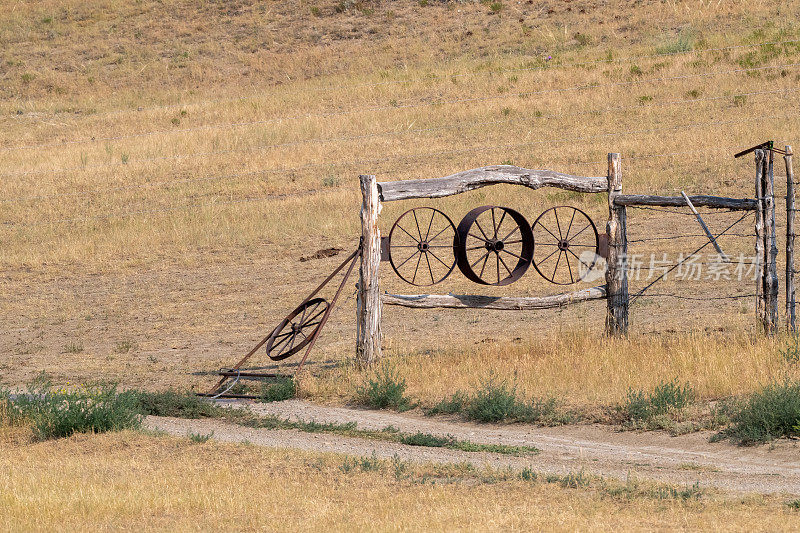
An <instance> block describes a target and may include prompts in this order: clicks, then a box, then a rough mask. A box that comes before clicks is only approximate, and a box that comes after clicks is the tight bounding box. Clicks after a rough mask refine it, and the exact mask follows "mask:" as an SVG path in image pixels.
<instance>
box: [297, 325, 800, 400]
mask: <svg viewBox="0 0 800 533" xmlns="http://www.w3.org/2000/svg"><path fill="white" fill-rule="evenodd" d="M781 342H782V340H759V341H755V342H754V340H753V339H752V338H750V337H748V336H745V335H731V336H720V335H719V334H717V335H713V336H709V335H699V334H689V335H677V336H664V337H660V336H657V335H653V336H643V335H642V336H635V337H634V338H631V339H608V338H598V336H597V335H596V334H585V333H574V332H559V333H540V334H539V335H538V336H537V337H536V338H535V339H530V340H529V341H526V342H524V343H516V344H512V345H511V346H510V347H509V346H508V345H507V344H506V343H504V342H502V341H497V340H494V341H491V342H485V343H479V344H478V345H477V346H473V347H469V348H462V347H458V348H453V349H450V350H443V351H439V352H433V353H420V352H413V353H406V352H404V351H403V350H400V354H401V355H400V356H397V357H393V358H391V359H389V360H388V361H387V364H389V365H391V366H393V367H394V368H395V369H396V370H397V373H398V376H399V377H400V378H402V379H405V381H406V384H407V387H408V394H409V395H410V396H411V397H413V398H415V399H421V400H422V403H423V405H425V406H428V407H430V406H432V405H433V404H435V403H437V402H438V401H439V400H442V399H444V398H446V397H449V396H450V395H451V394H452V393H453V392H455V391H457V390H461V391H464V392H469V391H472V390H474V389H476V388H480V387H481V386H482V385H483V383H485V382H487V381H490V380H494V381H495V382H496V383H499V382H502V381H505V382H506V383H507V384H509V385H515V386H516V387H517V389H518V390H519V392H520V393H522V394H523V395H526V396H535V397H555V398H559V399H562V400H563V401H564V402H566V404H567V405H570V406H575V407H583V408H586V407H591V406H597V405H605V406H610V405H617V404H619V403H621V402H623V401H624V400H625V397H626V395H627V393H628V390H629V389H643V390H652V389H653V388H654V387H655V386H657V385H659V384H660V383H662V382H663V381H669V380H671V379H673V378H677V379H678V380H679V381H680V382H681V383H686V382H688V383H690V384H691V386H692V388H693V389H694V390H695V392H696V393H697V395H698V398H699V399H702V400H715V399H719V398H724V397H728V396H735V395H739V394H744V393H748V392H751V391H752V390H754V389H756V388H757V387H759V386H761V385H763V384H766V383H768V382H770V381H775V380H778V381H780V380H783V379H785V378H787V377H788V378H794V379H796V378H798V377H800V373H798V369H797V368H796V365H791V364H789V363H787V362H786V361H785V360H783V359H782V358H781V357H780V356H779V354H778V351H779V350H780V349H781V348H782V345H781ZM371 377H372V376H371V375H369V374H367V375H366V376H365V375H364V374H363V373H362V372H359V371H357V370H354V369H350V368H349V367H343V368H341V367H340V368H337V369H335V370H331V371H326V372H321V373H318V374H317V375H309V376H306V377H304V378H303V379H302V381H301V394H303V395H306V396H308V397H312V398H321V399H322V398H328V399H335V398H348V397H350V396H351V395H352V391H353V390H355V389H356V388H357V387H358V386H359V385H361V384H362V383H363V382H364V380H365V379H368V378H371Z"/></svg>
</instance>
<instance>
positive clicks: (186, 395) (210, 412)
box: [133, 389, 221, 418]
mask: <svg viewBox="0 0 800 533" xmlns="http://www.w3.org/2000/svg"><path fill="white" fill-rule="evenodd" d="M133 394H135V395H136V398H137V401H138V405H137V409H138V410H139V412H140V413H141V414H142V415H145V416H147V415H153V416H172V417H176V418H212V417H217V416H219V411H220V410H221V408H220V407H218V406H216V405H214V404H213V403H211V402H208V401H205V400H203V399H202V398H199V397H198V396H196V395H194V394H192V393H190V392H177V391H174V390H171V389H170V390H166V391H162V392H145V391H135V392H134V393H133Z"/></svg>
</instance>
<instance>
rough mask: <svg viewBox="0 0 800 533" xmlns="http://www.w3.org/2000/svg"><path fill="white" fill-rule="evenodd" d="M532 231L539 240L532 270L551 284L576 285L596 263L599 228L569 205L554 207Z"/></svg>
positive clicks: (585, 215) (544, 214) (545, 213)
mask: <svg viewBox="0 0 800 533" xmlns="http://www.w3.org/2000/svg"><path fill="white" fill-rule="evenodd" d="M532 231H533V238H534V239H535V240H536V252H535V253H534V255H533V268H535V269H536V271H537V272H538V273H539V274H541V275H542V277H543V278H544V279H546V280H547V281H549V282H550V283H555V284H556V285H572V284H573V283H577V282H579V281H580V280H582V279H583V278H584V277H586V275H587V274H588V273H589V271H590V270H591V269H592V267H593V266H594V264H595V262H596V261H597V254H598V252H599V247H598V238H597V228H595V225H594V222H592V219H591V218H589V215H587V214H586V213H584V212H583V211H581V210H580V209H577V208H575V207H570V206H568V205H559V206H556V207H551V208H550V209H548V210H547V211H545V212H544V213H542V214H541V215H539V218H537V219H536V221H535V222H534V223H533V227H532ZM587 252H588V253H587Z"/></svg>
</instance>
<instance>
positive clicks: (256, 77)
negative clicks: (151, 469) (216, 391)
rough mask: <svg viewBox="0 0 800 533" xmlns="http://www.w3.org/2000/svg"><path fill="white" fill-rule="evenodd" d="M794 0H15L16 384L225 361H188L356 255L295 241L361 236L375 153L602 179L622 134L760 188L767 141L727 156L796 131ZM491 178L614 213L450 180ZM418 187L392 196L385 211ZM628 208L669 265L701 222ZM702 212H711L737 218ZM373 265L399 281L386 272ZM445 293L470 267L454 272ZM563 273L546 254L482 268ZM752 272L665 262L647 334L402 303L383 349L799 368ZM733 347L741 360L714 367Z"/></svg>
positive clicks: (632, 146)
mask: <svg viewBox="0 0 800 533" xmlns="http://www.w3.org/2000/svg"><path fill="white" fill-rule="evenodd" d="M423 4H425V5H423ZM792 8H793V3H792V2H785V3H779V4H778V5H777V6H773V9H771V10H766V9H757V8H755V7H754V6H753V5H752V3H745V2H723V3H719V2H717V3H713V2H665V3H662V2H636V3H625V2H621V3H616V2H615V3H611V4H599V3H593V2H570V3H566V2H564V3H562V2H550V3H547V2H544V3H539V2H536V3H526V2H522V3H513V2H507V3H502V4H497V5H495V6H494V7H492V6H490V5H488V4H483V3H478V2H445V3H442V2H434V1H431V2H427V3H425V2H422V3H419V2H405V1H403V2H350V1H345V2H340V3H334V2H317V3H314V2H286V3H279V2H269V3H249V2H235V3H231V2H204V3H201V4H200V5H197V6H196V5H195V4H194V3H181V2H167V3H155V2H146V1H142V2H134V3H126V2H74V3H66V4H65V3H63V2H59V3H55V2H29V3H26V2H17V3H13V4H11V5H10V6H9V9H6V10H4V11H3V13H2V15H0V38H1V39H2V42H3V47H2V50H3V51H2V71H1V72H2V79H3V86H2V91H3V99H2V102H0V110H1V111H2V115H0V120H1V121H2V124H3V127H2V137H1V138H0V169H2V171H1V172H0V174H2V182H3V191H2V192H3V196H2V202H1V203H0V220H1V221H2V224H0V232H2V237H0V238H2V242H3V246H2V247H0V263H1V264H2V271H3V275H2V289H1V290H2V293H3V294H2V296H3V301H4V304H3V306H2V313H3V324H4V329H5V334H4V335H3V336H2V339H0V351H1V352H2V353H3V360H2V362H1V363H0V365H1V366H0V371H1V372H2V380H3V381H4V382H5V383H7V384H11V385H16V384H19V383H22V382H24V381H26V380H28V379H30V378H31V377H32V376H34V375H35V374H36V373H38V372H39V371H41V370H46V371H47V372H49V373H50V374H52V375H53V376H54V379H55V380H56V382H66V381H70V382H73V383H74V382H85V381H87V380H92V379H96V378H104V379H112V380H119V381H121V382H122V383H123V384H124V385H131V386H138V387H145V388H151V389H159V388H165V387H167V386H170V385H173V386H179V387H182V386H196V387H200V388H203V387H206V386H208V384H209V383H208V380H207V379H204V378H203V377H198V376H196V375H194V374H193V373H194V372H198V371H210V370H214V369H216V368H219V367H220V366H226V365H230V364H232V363H233V361H234V360H235V359H236V358H237V357H238V356H239V354H241V353H243V352H244V351H246V350H247V348H249V346H250V345H252V344H253V343H254V342H255V341H257V340H258V339H259V338H260V337H261V336H262V335H264V334H265V332H266V331H268V330H269V329H270V328H271V327H272V325H273V324H275V323H276V322H277V321H279V320H280V318H281V317H282V316H283V315H285V313H287V312H288V311H289V310H290V309H291V308H293V307H294V305H296V303H297V302H298V301H300V300H301V299H302V297H303V296H304V294H305V293H306V292H307V291H309V290H310V289H311V288H313V286H314V285H315V283H316V282H317V280H319V279H321V278H322V276H323V275H325V274H327V273H328V272H329V271H330V270H332V268H333V266H335V265H336V264H337V263H338V261H339V259H340V258H341V257H342V256H343V254H340V255H339V256H337V257H333V258H328V259H322V260H313V261H307V262H301V261H300V258H301V257H304V256H308V255H311V254H313V252H315V251H316V250H318V249H321V248H327V247H339V248H342V249H344V250H349V249H351V248H353V247H354V246H355V243H356V239H357V235H358V218H357V210H358V204H359V195H358V189H357V175H358V174H359V173H374V174H377V175H378V178H379V180H387V179H397V178H400V179H402V178H411V177H435V176H443V175H447V174H450V173H453V172H456V171H459V170H463V169H467V168H472V167H476V166H481V165H485V164H489V163H501V162H512V163H514V164H517V165H519V166H525V167H529V168H550V169H554V170H559V171H564V172H570V173H575V174H579V175H600V176H602V175H604V174H605V168H606V164H605V158H606V154H607V153H608V152H611V151H616V152H620V153H621V154H622V157H623V169H624V183H625V188H626V191H629V192H662V193H675V191H678V190H682V189H685V190H687V192H689V193H704V192H713V193H716V194H725V195H730V196H736V197H746V196H749V195H752V187H753V186H752V181H753V180H752V174H753V169H752V161H749V160H734V159H733V158H732V157H731V154H732V153H733V152H734V151H736V150H737V149H740V148H742V147H747V146H750V145H752V144H754V143H756V142H761V141H762V140H765V139H774V140H776V141H777V142H778V144H779V145H782V144H784V143H786V142H791V139H793V138H794V137H795V134H796V132H797V123H796V120H794V119H795V117H796V111H795V110H796V104H797V93H796V90H797V89H796V87H797V82H798V79H800V68H798V65H797V64H798V63H800V43H798V41H797V39H798V38H800V35H798V33H799V32H800V30H798V26H797V20H796V18H795V15H796V14H795V12H794V10H793V9H792ZM498 10H499V11H498ZM760 43H775V44H767V45H763V44H760ZM777 168H778V172H777V173H776V174H777V175H778V176H780V175H781V169H780V165H777ZM777 181H778V184H779V189H780V187H782V184H781V181H780V178H778V179H777ZM487 202H493V203H497V204H500V205H509V206H512V207H516V208H518V209H519V210H521V211H522V212H523V214H525V215H526V217H528V218H529V219H530V220H533V219H534V218H535V217H536V216H538V213H540V212H541V211H543V210H544V209H546V208H547V207H550V206H552V205H557V204H561V203H568V204H570V205H575V206H577V207H581V208H582V209H585V210H586V211H587V212H588V213H589V214H590V215H591V216H592V217H593V218H594V219H595V221H596V222H597V223H598V225H599V226H601V227H602V224H603V221H604V218H605V216H606V215H605V208H604V198H603V197H602V195H597V196H587V195H577V194H566V193H564V192H557V191H555V192H554V191H552V190H550V191H537V192H533V191H527V190H526V191H520V190H518V189H517V188H513V187H507V188H504V187H494V188H489V189H482V190H480V191H476V192H473V193H469V194H464V195H459V196H457V197H453V198H449V199H444V200H441V201H437V202H436V205H437V206H438V207H440V208H441V209H443V210H444V211H445V212H447V213H448V214H449V215H450V216H451V218H453V219H455V220H456V221H457V220H458V219H460V217H461V216H463V214H464V213H465V212H466V211H467V210H469V209H470V208H472V207H474V206H476V205H480V204H483V203H487ZM400 204H402V205H400ZM413 205H421V202H400V203H397V204H386V206H385V209H384V211H383V214H382V222H381V224H382V229H383V231H384V232H388V229H389V227H390V225H391V223H392V222H393V220H394V219H395V218H396V217H397V216H398V215H399V214H400V213H401V212H402V211H403V210H405V209H407V208H409V207H411V206H413ZM629 218H630V222H629V224H630V228H629V235H630V238H631V239H632V240H636V239H647V238H653V237H666V236H674V235H687V234H688V235H690V236H689V237H683V238H681V239H674V240H673V239H670V240H663V241H647V242H641V243H636V242H633V243H632V245H631V248H632V250H631V251H632V253H637V254H638V253H641V254H642V257H643V258H645V261H647V260H648V258H649V254H650V253H651V252H657V253H658V254H661V253H668V255H669V257H670V259H671V260H672V261H675V260H676V258H677V257H678V254H680V253H688V252H690V251H691V250H693V249H695V248H696V247H697V246H698V245H699V244H702V242H703V239H704V238H703V237H702V236H698V233H700V232H699V228H698V227H696V226H694V225H693V224H694V222H693V221H692V220H691V219H687V218H686V217H685V216H683V215H680V214H675V213H664V212H653V211H645V210H634V209H632V210H631V213H630V216H629ZM706 218H707V219H708V221H709V224H710V226H711V227H712V229H713V230H715V231H720V230H721V229H723V228H724V227H725V226H726V225H727V224H729V223H730V222H732V221H734V220H735V218H736V215H735V214H726V213H720V214H709V215H708V216H707V217H706ZM687 221H688V224H689V225H688V226H687V225H686V224H687ZM687 228H689V229H687ZM734 231H738V232H739V233H740V234H741V235H743V236H732V237H724V238H721V239H720V242H721V244H722V246H723V247H724V249H725V250H726V252H727V253H729V254H730V255H734V256H735V255H736V254H738V253H740V252H741V253H745V254H747V253H750V254H752V251H751V250H752V238H748V237H747V236H746V235H747V234H748V233H752V222H751V220H750V219H747V220H746V221H744V222H743V223H741V224H740V225H739V226H737V227H736V229H735V230H734ZM692 235H693V236H692ZM698 243H699V244H698ZM659 257H660V256H659ZM645 265H646V263H645ZM642 272H643V275H642V278H641V279H640V280H638V281H637V280H632V285H633V290H636V289H637V287H638V288H640V287H642V286H643V285H644V283H645V281H646V278H647V275H648V273H649V271H648V270H643V271H642ZM383 280H384V283H385V288H386V289H387V290H389V291H398V292H412V291H409V287H408V286H404V284H403V282H402V281H400V280H398V279H397V278H396V277H395V276H394V275H393V273H391V272H390V271H386V272H385V274H384V275H383ZM439 288H440V290H441V291H443V292H449V291H452V292H456V293H459V292H461V293H465V292H474V288H473V287H472V286H470V285H469V284H468V282H467V281H466V280H464V279H463V278H462V277H461V276H460V275H458V274H454V275H453V276H452V277H451V278H450V279H448V280H447V281H446V282H445V283H443V284H442V285H440V286H439ZM411 289H413V287H412V288H411ZM558 290H559V288H558V287H555V286H551V285H549V284H547V283H546V282H545V281H544V280H542V279H541V278H539V277H538V276H537V275H536V274H535V273H534V272H533V271H531V273H529V274H528V275H527V276H526V277H525V278H523V280H522V281H520V282H518V283H517V284H515V285H514V286H512V287H508V288H505V289H503V290H502V291H503V292H501V290H498V289H491V290H489V291H487V292H488V293H490V294H543V293H553V292H558ZM752 292H753V283H752V282H747V281H743V282H738V281H736V280H734V281H731V282H725V281H714V280H713V279H711V280H709V279H701V280H700V281H698V282H685V281H684V282H680V283H679V282H677V281H672V280H667V281H665V282H663V283H660V284H658V285H656V286H655V288H654V289H653V290H651V291H650V293H648V294H647V295H646V296H645V297H643V298H641V299H640V300H639V301H637V303H636V304H634V307H633V309H632V311H631V313H632V314H631V316H632V321H633V328H632V337H631V340H630V341H607V340H604V339H602V338H601V337H600V335H599V332H600V329H601V327H602V316H603V306H602V304H601V303H597V302H595V303H589V304H582V305H580V306H577V307H571V308H567V309H564V310H562V311H545V312H525V313H502V312H494V313H493V312H475V311H408V310H402V309H397V308H387V309H386V311H385V317H386V325H385V335H386V339H385V344H386V347H387V350H386V351H387V353H388V354H389V355H411V356H412V357H410V358H408V359H407V360H408V361H409V362H408V363H407V364H408V366H407V372H408V376H409V384H410V386H411V387H412V388H415V389H418V390H419V391H420V392H424V393H428V392H431V391H434V390H439V391H440V392H445V391H442V390H441V379H443V378H445V377H447V378H448V379H449V380H450V382H458V383H463V382H468V381H473V382H474V381H476V380H478V379H479V378H481V377H483V376H484V375H485V374H486V373H487V372H489V371H490V370H491V369H494V370H495V371H496V372H497V373H498V374H499V375H501V376H516V377H517V379H518V380H519V381H520V385H521V386H522V387H523V388H525V389H527V390H530V391H531V392H536V391H537V390H539V389H542V390H543V391H545V392H553V393H564V394H569V395H570V400H571V401H575V402H578V403H581V402H594V401H610V400H613V399H614V398H618V397H619V396H620V395H622V394H623V393H624V391H625V390H626V389H627V387H628V386H631V385H635V384H636V382H637V381H638V382H640V383H641V384H642V385H647V384H649V383H653V382H657V381H658V380H659V379H664V378H667V377H671V376H678V377H680V378H682V379H685V378H691V379H692V380H693V381H696V382H697V386H698V388H699V390H701V391H702V393H703V394H705V395H709V396H716V395H725V394H731V393H736V392H741V391H743V390H747V389H748V388H750V387H752V386H754V385H755V384H757V383H759V382H762V381H763V380H765V379H769V378H771V377H774V376H776V375H778V374H780V373H781V372H783V371H784V370H785V369H782V368H780V364H779V363H778V361H777V360H776V359H775V358H774V357H773V354H774V353H775V351H776V346H777V345H779V343H775V342H772V341H762V340H760V339H759V338H758V336H757V334H756V332H755V328H754V320H753V300H752V299H751V298H748V297H746V296H747V295H748V294H751V293H752ZM651 293H652V294H654V295H655V296H652V297H651V296H650V294H651ZM665 294H674V295H678V296H681V295H682V296H690V297H695V298H703V297H704V296H708V295H713V296H719V295H731V296H742V297H743V298H739V299H730V300H728V299H726V300H714V301H709V302H706V301H702V300H681V299H675V298H672V297H665V296H664V295H665ZM659 295H661V296H659ZM348 296H349V295H348ZM353 307H354V301H353V299H352V298H346V299H345V301H344V302H343V305H342V306H341V308H340V309H339V310H338V311H337V313H336V314H335V315H334V320H333V321H332V322H331V323H330V325H329V326H328V328H327V330H326V333H325V335H324V336H323V338H322V340H321V341H320V343H319V349H317V350H316V351H315V353H314V354H313V356H312V359H313V361H312V363H314V364H312V366H311V367H309V368H317V369H318V370H315V371H314V372H313V374H314V378H313V379H312V380H311V381H312V382H313V383H309V385H308V387H305V391H306V392H305V393H306V394H309V395H312V396H313V395H314V394H316V392H315V391H320V394H321V395H322V396H327V394H328V393H330V392H331V391H332V390H341V389H342V387H341V381H340V379H339V376H340V374H341V372H342V371H345V372H348V371H346V369H345V370H342V369H341V368H340V369H339V370H335V372H334V375H333V377H332V378H331V379H330V380H327V381H328V384H327V385H326V384H324V383H323V384H322V385H320V384H319V383H317V382H316V381H319V380H320V379H322V380H323V381H326V378H325V376H326V371H325V370H324V369H325V368H326V367H328V366H330V365H329V363H330V362H333V363H336V362H337V361H346V360H347V359H348V358H349V357H350V356H351V354H352V348H353V331H354V322H353V315H354V312H353ZM687 335H688V336H687ZM628 342H630V344H627V343H628ZM709 354H713V356H712V357H709ZM404 361H405V359H404ZM445 361H447V362H448V363H447V364H446V365H445V364H444V362H445ZM712 361H713V363H712ZM263 362H264V361H261V363H263ZM401 365H403V366H404V367H405V365H406V363H405V362H403V363H401ZM734 366H735V367H736V368H737V376H738V379H735V378H734V377H733V376H732V375H730V373H729V372H727V371H726V370H725V369H728V368H733V367H734ZM598 368H600V369H603V370H602V371H600V372H598V371H597V370H598ZM634 369H635V370H634ZM609 376H612V377H613V379H611V380H610V381H611V382H610V383H609V379H608V378H609ZM315 380H316V381H315ZM323 391H326V392H325V393H324V394H323ZM339 394H340V393H338V392H337V393H336V394H335V395H334V396H338V395H339Z"/></svg>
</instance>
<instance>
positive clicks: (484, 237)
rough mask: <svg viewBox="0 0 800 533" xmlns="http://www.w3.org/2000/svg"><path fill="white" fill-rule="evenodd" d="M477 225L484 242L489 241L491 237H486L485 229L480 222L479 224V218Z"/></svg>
mask: <svg viewBox="0 0 800 533" xmlns="http://www.w3.org/2000/svg"><path fill="white" fill-rule="evenodd" d="M475 225H476V226H477V227H478V229H479V230H481V235H483V240H485V241H488V240H489V237H488V236H487V235H486V232H485V231H483V228H482V227H481V224H480V222H478V219H477V218H476V219H475Z"/></svg>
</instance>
